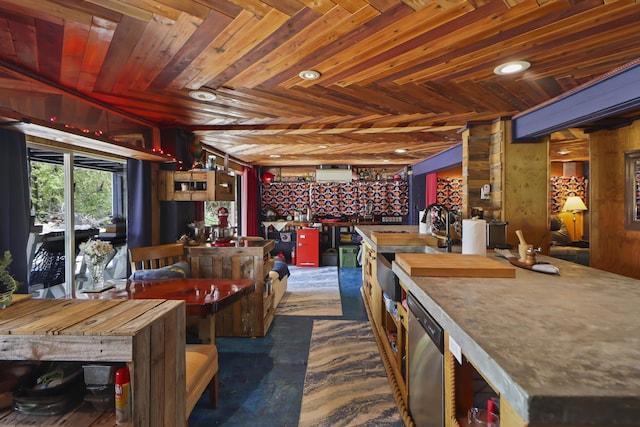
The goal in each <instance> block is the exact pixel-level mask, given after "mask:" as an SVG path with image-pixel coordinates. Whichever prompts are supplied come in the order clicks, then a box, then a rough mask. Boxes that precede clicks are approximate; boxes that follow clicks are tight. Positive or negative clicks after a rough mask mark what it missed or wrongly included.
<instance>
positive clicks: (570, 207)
mask: <svg viewBox="0 0 640 427" xmlns="http://www.w3.org/2000/svg"><path fill="white" fill-rule="evenodd" d="M586 210H587V206H586V205H585V204H584V202H583V201H582V199H581V198H580V197H579V196H569V197H567V200H566V201H565V202H564V206H563V207H562V212H572V213H573V238H574V239H575V240H578V239H577V238H576V213H577V212H583V211H586Z"/></svg>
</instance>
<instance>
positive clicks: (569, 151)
mask: <svg viewBox="0 0 640 427" xmlns="http://www.w3.org/2000/svg"><path fill="white" fill-rule="evenodd" d="M556 153H558V154H560V155H561V156H566V155H567V154H569V153H571V150H558V151H556Z"/></svg>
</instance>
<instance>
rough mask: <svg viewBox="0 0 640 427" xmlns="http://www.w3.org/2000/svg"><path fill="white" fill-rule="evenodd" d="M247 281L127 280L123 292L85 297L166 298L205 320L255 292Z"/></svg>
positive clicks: (108, 291) (112, 291)
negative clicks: (180, 301) (182, 302)
mask: <svg viewBox="0 0 640 427" xmlns="http://www.w3.org/2000/svg"><path fill="white" fill-rule="evenodd" d="M255 289H256V285H255V281H254V280H251V279H238V280H233V279H156V280H136V281H127V284H126V287H125V288H124V289H109V290H106V291H104V292H100V293H96V294H85V295H87V296H88V297H89V298H99V299H119V298H128V299H169V300H183V301H185V302H186V303H187V307H186V312H187V314H188V315H200V316H202V317H206V316H208V315H211V314H213V313H216V312H218V311H220V310H221V309H223V308H225V307H227V306H229V305H231V304H233V303H234V302H236V301H238V300H239V299H241V298H242V297H244V296H245V295H247V294H250V293H251V292H253V291H255Z"/></svg>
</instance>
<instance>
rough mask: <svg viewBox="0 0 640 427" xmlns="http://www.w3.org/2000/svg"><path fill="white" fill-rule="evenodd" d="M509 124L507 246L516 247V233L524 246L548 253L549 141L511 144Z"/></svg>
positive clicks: (505, 189) (505, 200)
mask: <svg viewBox="0 0 640 427" xmlns="http://www.w3.org/2000/svg"><path fill="white" fill-rule="evenodd" d="M510 123H511V122H510V121H507V120H505V121H504V123H503V124H504V126H502V127H501V132H502V134H503V135H504V138H503V144H504V153H505V155H504V180H503V182H504V187H503V192H502V196H503V199H502V206H503V211H504V212H503V218H504V220H506V221H508V222H509V228H508V234H507V242H508V243H510V244H511V245H513V246H514V247H516V248H517V247H518V238H517V236H516V235H515V231H516V230H522V233H523V234H524V237H525V239H526V241H527V243H530V244H533V245H534V246H535V247H538V246H540V247H541V248H542V250H543V253H545V254H548V253H549V240H550V231H549V230H550V228H549V168H550V163H549V138H545V139H544V140H543V141H542V142H535V143H513V142H511V124H510Z"/></svg>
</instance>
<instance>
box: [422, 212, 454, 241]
mask: <svg viewBox="0 0 640 427" xmlns="http://www.w3.org/2000/svg"><path fill="white" fill-rule="evenodd" d="M431 212H433V214H432V213H431ZM434 214H435V215H434ZM442 214H444V218H442ZM450 216H451V211H449V209H448V208H447V206H446V205H443V204H442V203H432V204H430V205H429V206H427V209H426V210H425V215H424V217H422V219H421V221H422V222H423V223H426V222H427V217H429V218H430V219H431V226H432V227H433V228H435V229H436V230H440V231H444V232H445V235H446V240H445V242H444V244H440V242H438V247H439V248H444V249H445V251H446V252H452V245H453V241H452V240H451V230H450V225H451V222H450V221H451V219H450ZM443 219H444V221H443ZM443 225H444V230H442V226H443Z"/></svg>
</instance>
